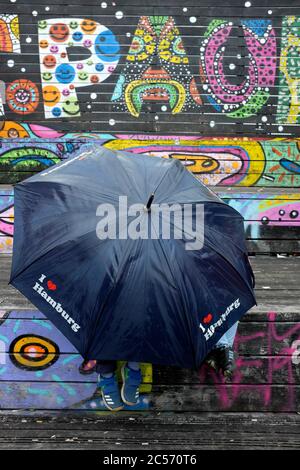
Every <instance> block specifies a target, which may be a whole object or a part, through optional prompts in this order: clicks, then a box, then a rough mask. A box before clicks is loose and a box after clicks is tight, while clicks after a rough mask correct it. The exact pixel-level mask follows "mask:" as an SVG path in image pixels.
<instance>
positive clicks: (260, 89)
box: [200, 19, 276, 118]
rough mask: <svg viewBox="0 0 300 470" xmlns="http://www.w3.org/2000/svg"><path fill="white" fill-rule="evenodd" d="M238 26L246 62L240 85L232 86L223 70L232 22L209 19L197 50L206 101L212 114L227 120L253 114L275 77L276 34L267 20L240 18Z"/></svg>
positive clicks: (231, 66) (267, 97) (256, 111)
mask: <svg viewBox="0 0 300 470" xmlns="http://www.w3.org/2000/svg"><path fill="white" fill-rule="evenodd" d="M241 27H242V29H243V32H244V35H245V41H246V47H247V52H248V59H247V60H248V62H249V64H248V67H247V68H246V67H245V69H246V70H247V74H246V76H245V77H244V78H243V80H242V81H241V83H239V84H235V83H232V82H231V81H230V78H228V77H227V76H226V73H225V70H224V56H226V41H227V39H228V37H229V36H230V34H231V31H232V28H233V23H232V22H230V21H228V20H224V19H223V20H222V19H218V20H213V21H212V22H211V24H210V25H209V26H208V28H207V31H206V32H205V34H204V36H205V40H204V41H203V44H202V46H201V48H200V53H201V56H200V76H201V79H202V82H203V86H202V88H203V90H204V91H205V92H206V93H207V100H208V101H209V102H210V103H211V104H212V106H213V107H214V109H215V110H216V111H218V112H221V113H224V114H225V115H226V116H228V117H231V118H247V117H249V116H252V115H255V114H257V113H258V112H259V110H260V109H261V108H262V107H263V105H264V104H266V102H267V101H268V99H269V96H270V87H273V86H274V84H275V77H276V38H275V36H276V34H275V30H274V29H273V28H272V24H271V21H270V20H255V19H254V20H253V19H242V20H241ZM245 55H246V54H245ZM235 67H236V66H235V64H234V63H232V65H229V69H233V70H234V69H235ZM234 78H236V77H234Z"/></svg>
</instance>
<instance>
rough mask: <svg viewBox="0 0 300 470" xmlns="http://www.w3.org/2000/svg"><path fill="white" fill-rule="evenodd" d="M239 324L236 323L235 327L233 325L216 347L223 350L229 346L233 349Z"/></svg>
mask: <svg viewBox="0 0 300 470" xmlns="http://www.w3.org/2000/svg"><path fill="white" fill-rule="evenodd" d="M238 324H239V322H236V323H234V325H232V327H231V328H229V330H227V331H226V333H225V334H224V335H223V336H222V337H221V338H220V339H219V341H218V342H217V344H216V346H215V347H216V348H221V347H223V346H229V347H230V348H232V346H233V343H234V338H235V335H236V332H237V327H238Z"/></svg>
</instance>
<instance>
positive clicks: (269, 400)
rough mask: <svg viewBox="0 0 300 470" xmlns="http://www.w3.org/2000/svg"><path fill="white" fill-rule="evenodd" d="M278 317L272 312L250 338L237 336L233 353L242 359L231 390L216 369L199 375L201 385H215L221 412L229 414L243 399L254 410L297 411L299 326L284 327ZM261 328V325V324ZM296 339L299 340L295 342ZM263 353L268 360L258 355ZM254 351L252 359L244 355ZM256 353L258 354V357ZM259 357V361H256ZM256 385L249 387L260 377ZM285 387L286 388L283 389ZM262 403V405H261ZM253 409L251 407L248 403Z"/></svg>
mask: <svg viewBox="0 0 300 470" xmlns="http://www.w3.org/2000/svg"><path fill="white" fill-rule="evenodd" d="M277 316H278V314H277V313H276V312H269V313H268V318H267V320H268V321H267V323H266V324H265V325H262V326H261V327H260V326H257V329H256V331H253V332H251V333H250V334H245V335H242V334H239V332H238V333H237V336H236V339H235V342H234V349H235V352H236V353H239V354H240V357H239V358H238V359H237V362H236V369H235V371H234V375H233V380H232V382H233V384H234V385H232V386H226V382H225V380H224V378H223V377H222V376H221V375H220V374H218V373H216V372H215V371H214V370H213V369H211V368H208V367H207V366H204V367H203V368H202V369H201V370H200V372H199V378H200V383H205V384H207V383H214V384H215V388H216V393H217V397H218V404H219V406H220V408H221V409H222V410H230V409H232V408H235V405H236V404H237V403H239V402H240V400H241V398H242V397H243V396H245V397H246V400H247V398H248V399H249V397H251V398H250V400H251V402H252V404H255V405H254V406H255V407H256V408H255V409H258V408H260V407H261V408H263V409H266V410H276V411H277V412H288V411H296V410H297V409H298V398H299V397H298V394H297V390H296V388H295V385H296V384H298V383H299V378H300V377H299V368H298V367H297V366H298V357H299V349H298V347H299V344H300V341H299V336H300V325H299V322H295V323H292V324H288V325H284V323H282V322H276V319H277ZM258 325H259V324H258ZM294 338H296V340H294ZM261 350H263V351H264V354H265V356H266V357H263V356H262V355H261V354H258V353H259V352H260V351H261ZM243 351H247V352H248V353H249V352H250V351H251V353H252V354H251V356H250V357H247V356H243V355H242V354H241V353H242V352H243ZM255 351H256V354H255ZM254 356H256V357H254ZM262 371H263V373H262V375H263V378H262V380H259V384H257V383H249V381H248V380H247V378H248V377H249V376H250V377H251V375H252V377H260V378H261V375H260V374H261V372H262ZM276 384H281V386H282V388H283V390H282V392H281V393H280V394H279V396H278V394H277V393H276V387H274V385H276ZM283 384H284V385H283ZM258 403H259V405H258ZM249 406H250V408H251V404H250V403H249Z"/></svg>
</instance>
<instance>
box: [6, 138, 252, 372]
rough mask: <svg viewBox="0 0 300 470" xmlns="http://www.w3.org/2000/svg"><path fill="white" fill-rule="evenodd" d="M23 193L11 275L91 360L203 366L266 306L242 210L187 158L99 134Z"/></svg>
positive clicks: (20, 188)
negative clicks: (121, 147)
mask: <svg viewBox="0 0 300 470" xmlns="http://www.w3.org/2000/svg"><path fill="white" fill-rule="evenodd" d="M14 200H15V233H14V245H13V261H12V270H11V278H10V281H9V282H10V283H11V284H12V285H13V286H14V287H16V288H17V289H18V290H19V291H20V292H21V293H22V294H24V295H25V296H26V297H27V298H28V299H29V300H30V301H31V302H32V303H33V304H34V305H35V306H36V307H37V308H38V309H39V310H41V311H42V312H43V313H44V314H45V315H46V316H47V317H48V318H49V319H50V320H51V321H52V322H53V323H54V324H55V326H56V327H57V328H58V329H59V330H61V331H62V333H63V334H64V335H65V336H66V337H67V338H68V339H69V340H70V342H71V343H73V345H74V346H75V347H76V348H77V349H78V351H79V352H80V353H81V354H82V355H83V357H84V358H85V359H99V360H130V361H140V362H151V363H154V364H166V365H167V364H168V365H177V366H181V367H191V368H195V367H198V366H199V365H200V364H201V362H202V361H203V359H204V357H205V356H206V355H207V353H208V352H209V351H210V350H211V349H212V347H213V346H214V345H215V343H216V342H217V341H218V339H219V338H220V337H221V336H222V335H223V334H224V333H225V332H226V330H227V329H228V328H230V327H231V326H232V325H233V323H235V322H236V321H237V320H238V319H239V318H240V317H241V316H242V315H243V314H244V313H245V312H247V311H248V310H249V309H250V308H251V307H252V306H253V305H255V303H256V302H255V297H254V294H253V273H252V270H251V267H250V265H249V262H248V258H247V254H246V253H247V252H246V246H245V237H244V225H243V217H242V216H241V215H240V214H239V213H238V212H237V211H236V210H235V209H233V208H231V207H230V206H228V205H227V204H225V203H224V202H223V201H222V200H221V199H219V198H218V196H217V195H216V194H215V193H213V192H212V191H211V190H209V189H208V188H207V187H206V186H204V185H203V184H202V183H200V182H199V181H198V180H197V179H196V178H195V177H194V176H193V175H192V174H191V173H190V172H189V171H187V170H186V169H185V167H184V166H183V165H182V163H181V162H180V161H179V160H176V159H165V158H158V157H149V156H147V155H133V154H130V153H126V152H119V151H117V152H116V151H111V150H108V149H106V148H103V147H101V146H100V145H98V144H96V143H88V144H86V145H84V146H83V147H82V148H81V150H80V153H77V154H76V155H75V156H72V157H71V158H69V159H67V160H65V161H64V162H62V163H59V164H57V165H55V166H53V167H51V168H50V169H48V170H45V171H42V172H40V173H39V174H37V175H35V176H32V177H30V178H28V179H26V180H25V181H23V182H21V183H18V184H16V185H15V199H14Z"/></svg>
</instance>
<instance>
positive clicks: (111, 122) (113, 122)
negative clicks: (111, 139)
mask: <svg viewBox="0 0 300 470" xmlns="http://www.w3.org/2000/svg"><path fill="white" fill-rule="evenodd" d="M108 123H109V125H110V126H114V125H115V124H116V121H115V120H114V119H110V120H109V121H108Z"/></svg>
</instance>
